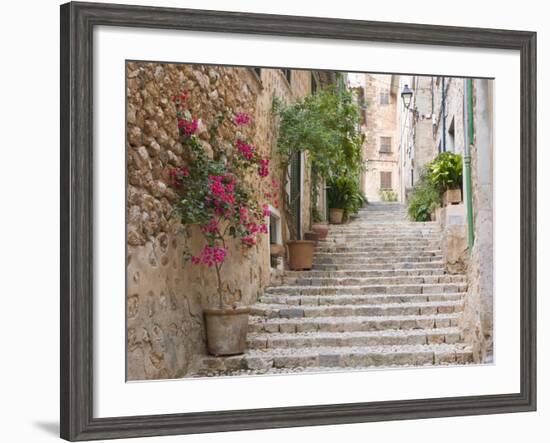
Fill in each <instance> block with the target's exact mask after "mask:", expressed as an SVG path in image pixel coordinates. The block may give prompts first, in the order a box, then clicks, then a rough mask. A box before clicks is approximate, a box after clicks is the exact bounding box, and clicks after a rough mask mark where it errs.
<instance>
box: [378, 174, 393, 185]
mask: <svg viewBox="0 0 550 443" xmlns="http://www.w3.org/2000/svg"><path fill="white" fill-rule="evenodd" d="M380 189H392V185H391V172H386V171H383V172H380Z"/></svg>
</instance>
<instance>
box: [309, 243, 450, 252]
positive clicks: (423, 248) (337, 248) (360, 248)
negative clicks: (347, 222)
mask: <svg viewBox="0 0 550 443" xmlns="http://www.w3.org/2000/svg"><path fill="white" fill-rule="evenodd" d="M351 244H352V245H353V246H350V243H347V244H346V243H341V244H340V243H332V244H327V245H318V246H317V247H316V248H315V253H316V254H319V253H326V254H327V253H328V254H334V253H342V252H347V253H355V254H379V255H387V254H389V253H392V254H402V255H408V254H410V253H411V251H419V252H439V253H441V252H440V247H439V244H435V243H426V244H418V245H414V246H413V245H409V246H401V245H399V246H376V245H369V244H365V245H362V244H356V243H351Z"/></svg>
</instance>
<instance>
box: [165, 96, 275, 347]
mask: <svg viewBox="0 0 550 443" xmlns="http://www.w3.org/2000/svg"><path fill="white" fill-rule="evenodd" d="M186 100H187V95H186V94H182V95H181V97H176V98H175V99H174V101H175V104H176V111H177V123H178V128H179V134H180V140H181V143H182V145H183V146H184V148H185V149H186V150H187V154H188V158H189V161H188V163H187V165H186V166H182V167H178V168H174V169H171V170H169V172H168V174H169V177H170V180H171V186H172V187H173V189H174V190H175V191H176V193H177V195H178V199H179V201H178V203H177V206H176V214H177V215H178V216H179V218H180V220H181V222H182V224H183V225H186V226H187V229H185V230H184V231H185V232H187V233H188V235H190V236H193V237H194V238H195V236H198V235H200V236H201V237H200V238H201V239H202V241H201V243H202V247H201V248H200V250H199V251H195V253H194V254H193V251H191V250H187V251H186V253H185V258H186V259H188V260H189V261H190V262H191V266H205V267H206V268H208V269H210V270H211V272H212V273H213V274H214V277H215V279H216V287H217V294H216V297H215V298H216V301H215V302H214V303H209V304H210V306H209V307H208V308H206V309H205V310H204V314H205V323H206V335H207V345H208V351H209V352H210V353H211V354H213V355H233V354H239V353H242V352H244V350H245V347H246V333H247V328H248V315H249V312H250V309H249V307H247V306H238V305H236V304H233V303H231V302H229V301H228V296H229V294H228V293H227V292H228V289H227V286H228V285H227V284H226V283H224V272H223V271H224V263H225V262H226V260H227V259H228V256H229V254H230V253H239V251H240V250H241V249H246V248H251V247H253V246H254V245H255V244H256V241H257V237H258V236H259V235H261V234H264V233H267V225H266V222H265V217H266V216H267V215H269V214H268V211H267V208H266V205H262V204H260V203H259V202H258V195H257V193H256V192H255V190H254V189H253V188H252V187H251V185H250V184H249V183H248V181H247V179H246V177H250V176H251V175H252V174H257V175H259V176H260V177H262V178H263V177H265V176H267V175H268V174H267V169H266V168H267V163H268V162H267V161H266V159H263V158H261V157H260V156H259V155H258V152H257V151H256V149H255V148H254V147H253V146H252V145H251V144H250V143H249V141H248V140H247V139H246V138H245V137H244V135H243V134H242V133H241V132H240V127H241V126H244V125H247V124H248V123H249V122H250V117H249V116H248V115H246V114H237V115H236V116H235V117H234V119H233V123H232V124H231V125H234V126H235V132H236V135H235V142H234V145H233V146H232V147H231V149H229V150H227V151H222V150H221V148H220V146H219V143H218V139H219V137H218V128H219V127H220V125H221V124H222V123H223V122H224V120H225V116H226V115H227V112H225V113H223V114H222V115H220V116H219V117H218V118H217V119H216V120H215V123H214V124H213V126H212V128H210V131H209V133H210V140H209V141H210V145H211V146H212V147H213V148H214V154H213V155H208V154H207V152H206V151H205V150H204V148H203V145H202V144H201V143H200V141H199V140H198V138H197V137H196V132H197V129H198V121H197V120H196V119H193V117H192V116H191V114H190V112H189V111H188V110H187V109H186V107H184V105H185V103H184V102H185V101H186ZM209 295H210V294H205V298H206V300H209V299H211V298H212V297H209Z"/></svg>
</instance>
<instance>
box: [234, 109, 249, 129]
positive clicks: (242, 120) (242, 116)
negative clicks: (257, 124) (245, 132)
mask: <svg viewBox="0 0 550 443" xmlns="http://www.w3.org/2000/svg"><path fill="white" fill-rule="evenodd" d="M250 120H251V119H250V115H248V114H246V113H244V112H241V113H239V114H237V115H235V120H234V121H235V124H236V125H237V126H244V125H248V124H249V123H250Z"/></svg>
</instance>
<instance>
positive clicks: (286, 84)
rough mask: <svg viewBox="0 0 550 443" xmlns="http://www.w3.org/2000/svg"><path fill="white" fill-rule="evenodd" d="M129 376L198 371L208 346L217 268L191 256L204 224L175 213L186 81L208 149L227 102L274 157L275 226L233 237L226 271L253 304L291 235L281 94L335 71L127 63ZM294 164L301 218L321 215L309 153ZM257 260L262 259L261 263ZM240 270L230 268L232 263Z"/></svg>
mask: <svg viewBox="0 0 550 443" xmlns="http://www.w3.org/2000/svg"><path fill="white" fill-rule="evenodd" d="M126 75H127V82H126V84H127V140H126V149H127V180H128V183H127V185H128V187H127V208H126V209H127V344H128V354H127V378H128V379H129V380H139V379H159V378H177V377H182V376H185V375H187V374H190V373H193V371H195V370H196V368H197V365H198V360H199V359H200V358H201V356H203V355H204V354H205V353H206V350H205V329H204V322H203V315H202V312H203V311H202V309H203V307H205V306H207V305H208V304H209V303H211V298H210V295H212V296H214V295H215V293H216V286H215V278H213V276H212V275H211V272H212V269H209V268H207V267H203V266H193V265H192V264H191V263H189V262H187V261H186V260H185V259H184V251H185V249H186V247H190V248H191V250H197V249H198V248H199V247H200V245H199V243H200V235H191V236H187V237H186V236H184V235H183V234H182V231H183V230H187V231H188V233H190V234H193V233H197V234H198V231H195V229H196V227H193V226H191V227H190V226H186V227H184V226H182V225H181V224H180V223H179V221H178V219H177V217H175V216H174V214H173V209H174V205H175V203H176V201H177V195H176V193H175V192H174V190H173V189H171V187H170V186H169V182H170V181H169V175H168V171H169V169H170V168H173V167H180V166H182V165H185V164H186V153H185V149H184V148H183V146H182V144H181V143H180V142H179V136H178V127H177V119H176V110H175V106H174V104H173V103H172V101H171V97H172V96H174V95H178V94H180V93H181V92H182V91H183V90H185V91H188V94H189V99H188V103H189V108H190V111H191V113H192V114H193V116H194V117H196V118H198V119H199V129H198V137H199V138H200V141H201V143H202V144H203V146H204V147H205V149H206V150H207V151H210V152H212V149H213V148H212V147H211V146H209V145H208V128H210V127H211V125H212V124H213V120H214V119H215V118H216V116H217V115H219V114H220V113H221V112H222V111H224V110H225V111H228V112H229V115H234V114H236V113H242V112H244V113H247V114H249V115H250V116H252V124H251V125H250V126H249V127H247V129H246V131H247V134H246V135H247V136H248V137H249V138H250V139H252V140H253V143H254V146H256V148H257V149H258V150H259V152H260V153H261V155H262V156H264V157H270V158H271V176H270V180H269V183H268V185H267V186H265V185H264V188H262V187H261V186H262V185H261V184H260V183H258V184H257V186H256V188H257V189H258V190H259V191H261V192H264V193H265V195H269V196H270V197H269V203H270V207H271V211H272V215H271V220H270V223H269V226H270V229H271V232H270V234H269V236H263V238H260V239H259V241H258V243H257V244H256V245H255V246H253V247H252V248H250V249H248V250H246V251H243V250H242V248H240V247H239V245H238V244H237V243H235V244H231V245H229V252H228V258H227V259H226V263H225V264H224V272H226V275H225V276H224V278H225V280H226V282H227V287H226V288H225V289H226V290H227V292H228V293H230V294H231V297H232V300H231V301H232V302H236V303H243V304H250V303H251V302H253V301H255V299H256V297H257V295H258V293H259V292H260V291H261V290H262V289H263V287H265V286H266V285H267V284H268V283H269V280H270V272H271V268H270V267H271V261H270V244H271V243H279V244H283V243H284V241H285V240H286V239H287V231H286V229H285V226H286V224H285V220H284V214H283V213H282V211H279V207H278V206H279V202H282V196H281V189H277V183H280V181H281V176H282V173H283V171H281V170H280V166H279V164H278V159H277V158H276V156H275V155H274V152H275V148H276V138H277V133H276V122H275V119H274V116H273V113H272V101H273V97H274V96H277V97H279V98H280V99H282V100H283V101H286V102H288V103H291V102H293V101H295V100H297V99H299V98H301V97H303V96H305V95H307V94H311V93H314V92H315V90H316V89H317V88H319V87H322V86H323V85H325V84H327V83H328V82H331V81H333V80H334V78H333V74H330V73H326V72H315V71H306V70H303V71H302V70H289V69H263V68H261V69H260V68H234V67H224V66H206V65H189V64H162V63H141V62H139V63H138V62H130V63H128V64H127V70H126ZM220 135H221V138H222V140H221V143H222V144H226V145H228V146H232V143H233V142H234V130H233V129H232V128H231V127H229V126H228V124H226V123H223V124H222V126H221V127H220ZM292 166H293V168H294V169H293V174H292V179H291V180H292V181H294V183H293V189H294V190H296V191H294V192H299V193H300V197H301V198H300V202H299V210H298V216H297V223H298V225H299V226H300V231H301V232H302V233H303V232H305V231H306V230H308V229H309V227H310V224H311V215H310V214H311V201H310V183H311V179H310V174H309V165H308V160H307V157H306V156H302V157H301V158H300V159H299V160H298V164H297V165H292ZM251 264H252V265H251ZM229 270H230V271H229Z"/></svg>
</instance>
